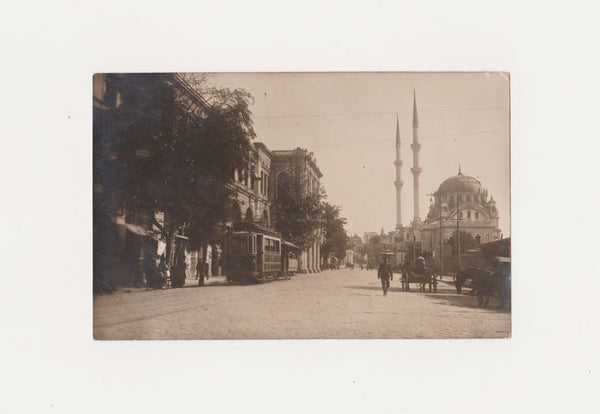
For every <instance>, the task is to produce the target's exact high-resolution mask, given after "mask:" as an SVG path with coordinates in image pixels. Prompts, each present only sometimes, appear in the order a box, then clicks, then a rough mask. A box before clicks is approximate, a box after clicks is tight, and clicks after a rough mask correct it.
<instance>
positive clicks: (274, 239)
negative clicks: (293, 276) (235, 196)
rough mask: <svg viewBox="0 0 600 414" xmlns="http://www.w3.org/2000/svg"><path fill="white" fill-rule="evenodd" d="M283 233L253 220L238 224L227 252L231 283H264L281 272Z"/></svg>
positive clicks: (227, 271) (226, 270)
mask: <svg viewBox="0 0 600 414" xmlns="http://www.w3.org/2000/svg"><path fill="white" fill-rule="evenodd" d="M281 247H282V241H281V236H279V234H278V233H277V232H275V231H273V230H271V229H268V228H266V227H262V226H258V225H256V224H253V223H235V224H234V226H233V232H231V233H230V235H229V237H228V240H227V246H226V251H225V275H226V276H227V280H229V281H230V282H242V283H248V282H262V281H265V280H267V279H271V278H275V277H277V276H279V275H280V274H282V264H283V262H282V257H281Z"/></svg>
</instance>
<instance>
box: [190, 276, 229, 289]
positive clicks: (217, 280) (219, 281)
mask: <svg viewBox="0 0 600 414" xmlns="http://www.w3.org/2000/svg"><path fill="white" fill-rule="evenodd" d="M226 284H227V278H226V277H225V276H211V277H209V278H208V279H204V285H226ZM187 286H198V279H193V278H192V279H190V278H186V279H185V285H184V287H187Z"/></svg>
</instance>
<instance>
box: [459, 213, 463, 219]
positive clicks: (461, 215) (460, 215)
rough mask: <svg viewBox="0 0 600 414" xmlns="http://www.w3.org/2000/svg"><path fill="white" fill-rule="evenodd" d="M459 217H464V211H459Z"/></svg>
mask: <svg viewBox="0 0 600 414" xmlns="http://www.w3.org/2000/svg"><path fill="white" fill-rule="evenodd" d="M458 218H459V219H461V218H463V212H462V211H461V212H459V213H458Z"/></svg>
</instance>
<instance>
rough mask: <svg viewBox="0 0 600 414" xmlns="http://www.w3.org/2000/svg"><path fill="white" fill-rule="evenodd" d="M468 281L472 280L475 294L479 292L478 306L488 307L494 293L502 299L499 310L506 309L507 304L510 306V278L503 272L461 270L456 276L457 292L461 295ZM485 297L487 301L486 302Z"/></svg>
mask: <svg viewBox="0 0 600 414" xmlns="http://www.w3.org/2000/svg"><path fill="white" fill-rule="evenodd" d="M467 279H470V280H471V286H472V287H473V292H475V291H476V292H477V304H478V305H479V306H480V307H481V306H484V307H487V305H488V303H489V301H490V296H492V295H493V294H494V292H497V293H498V297H499V298H500V306H499V308H504V307H505V306H506V305H507V303H508V304H510V276H509V275H508V273H507V272H503V271H499V270H497V271H489V270H487V269H484V268H480V267H467V268H464V269H460V270H459V271H458V273H457V274H456V279H455V284H456V291H457V292H458V293H459V294H460V291H461V288H462V285H463V284H464V283H465V281H466V280H467ZM484 296H485V301H484Z"/></svg>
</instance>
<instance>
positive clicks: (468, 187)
mask: <svg viewBox="0 0 600 414" xmlns="http://www.w3.org/2000/svg"><path fill="white" fill-rule="evenodd" d="M438 191H439V192H440V193H441V194H444V193H477V192H479V191H481V192H483V186H482V185H481V183H480V182H479V180H477V179H476V178H473V177H469V176H468V175H464V174H463V173H462V172H461V171H460V169H459V170H458V175H455V176H454V177H450V178H447V179H446V180H444V182H443V183H442V184H440V187H439V189H438Z"/></svg>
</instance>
